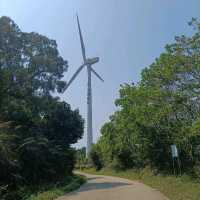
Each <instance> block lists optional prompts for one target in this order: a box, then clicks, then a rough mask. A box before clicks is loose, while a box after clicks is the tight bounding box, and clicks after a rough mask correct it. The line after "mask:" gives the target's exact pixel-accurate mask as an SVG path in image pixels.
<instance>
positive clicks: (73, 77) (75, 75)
mask: <svg viewBox="0 0 200 200" xmlns="http://www.w3.org/2000/svg"><path fill="white" fill-rule="evenodd" d="M84 66H85V65H81V66H80V67H79V68H78V69H77V71H76V72H75V73H74V75H73V76H72V78H71V79H70V80H69V82H68V83H67V85H66V86H65V88H64V89H63V92H65V90H66V89H67V88H68V87H69V86H70V85H71V83H72V82H73V81H74V79H75V78H76V77H77V76H78V74H79V73H80V71H81V70H82V69H83V67H84Z"/></svg>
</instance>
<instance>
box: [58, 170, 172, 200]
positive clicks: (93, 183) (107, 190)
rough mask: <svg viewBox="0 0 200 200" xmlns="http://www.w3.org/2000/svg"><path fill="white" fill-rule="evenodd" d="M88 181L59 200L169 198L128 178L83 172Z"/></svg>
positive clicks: (144, 199) (154, 199) (156, 199)
mask: <svg viewBox="0 0 200 200" xmlns="http://www.w3.org/2000/svg"><path fill="white" fill-rule="evenodd" d="M82 175H84V176H86V177H87V179H88V181H87V183H85V184H84V185H83V186H82V187H81V188H80V189H79V190H77V191H75V192H72V193H69V194H67V195H66V196H62V197H59V198H58V199H57V200H169V199H168V198H166V197H165V196H164V195H163V194H161V193H160V192H159V191H157V190H155V189H152V188H150V187H149V186H146V185H144V184H142V183H140V182H137V181H130V180H127V179H122V178H117V177H110V176H99V175H98V176H97V175H90V174H82Z"/></svg>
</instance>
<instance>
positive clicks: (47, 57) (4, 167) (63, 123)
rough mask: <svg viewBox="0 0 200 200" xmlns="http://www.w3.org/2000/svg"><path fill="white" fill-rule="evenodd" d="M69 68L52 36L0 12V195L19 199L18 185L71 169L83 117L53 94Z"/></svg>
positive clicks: (35, 182) (67, 173)
mask: <svg viewBox="0 0 200 200" xmlns="http://www.w3.org/2000/svg"><path fill="white" fill-rule="evenodd" d="M67 68H68V64H67V61H65V60H63V58H62V57H61V56H60V55H59V52H58V50H57V44H56V42H55V41H54V40H50V39H49V38H47V37H45V36H42V35H40V34H38V33H34V32H32V33H25V32H22V31H21V30H20V29H19V27H18V26H17V25H16V24H15V23H14V22H13V21H12V20H11V19H10V18H8V17H1V18H0V119H1V120H0V168H1V172H0V188H1V186H3V188H4V192H3V193H2V192H1V191H0V195H4V196H3V197H1V196H0V198H4V199H22V196H21V194H20V192H19V193H17V191H20V190H19V187H21V186H33V185H34V186H37V185H40V184H46V183H48V184H50V183H55V182H59V181H62V180H63V179H64V178H66V177H68V176H71V175H72V170H73V167H74V164H75V151H74V150H73V148H71V144H74V143H76V142H77V140H78V139H80V138H81V137H82V134H83V126H84V121H83V119H82V117H81V116H80V114H79V111H78V110H72V109H71V107H70V105H69V104H67V103H65V102H62V101H60V99H59V98H58V97H54V96H55V95H54V96H53V95H52V93H53V92H61V91H62V89H63V87H64V86H65V84H66V83H65V82H64V81H62V78H63V73H64V72H66V71H67ZM6 124H7V126H5V125H6Z"/></svg>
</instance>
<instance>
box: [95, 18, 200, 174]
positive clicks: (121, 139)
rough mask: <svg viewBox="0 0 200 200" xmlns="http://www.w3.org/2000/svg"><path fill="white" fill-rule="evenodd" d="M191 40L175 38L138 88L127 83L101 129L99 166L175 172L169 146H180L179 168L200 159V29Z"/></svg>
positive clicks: (199, 27) (193, 23)
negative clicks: (112, 112)
mask: <svg viewBox="0 0 200 200" xmlns="http://www.w3.org/2000/svg"><path fill="white" fill-rule="evenodd" d="M189 25H190V26H192V27H193V28H194V34H193V35H192V36H191V37H186V36H184V35H182V36H179V37H175V42H174V43H173V44H170V45H166V50H165V52H164V53H162V54H161V55H160V57H159V58H157V59H156V60H155V62H154V63H153V64H151V65H150V66H148V67H146V68H145V69H144V70H143V71H142V73H141V80H140V82H139V83H137V84H133V83H132V84H123V85H121V88H120V90H119V94H120V97H119V98H118V99H117V100H116V106H118V107H119V110H118V111H117V112H115V113H114V114H113V115H112V116H111V117H110V121H109V122H107V123H106V124H105V125H104V126H103V127H102V129H101V133H102V136H101V138H100V139H99V141H98V143H97V144H96V145H95V147H94V150H93V151H94V152H96V154H98V159H99V160H101V162H102V163H101V165H102V166H104V167H108V166H111V167H116V168H133V167H136V168H141V167H145V166H151V167H153V168H156V169H159V170H163V171H167V172H171V169H172V158H171V149H170V145H172V144H176V145H177V147H178V151H179V153H180V160H181V167H182V169H183V170H184V171H186V172H188V171H192V170H193V169H194V168H195V167H196V166H198V164H199V155H200V151H199V149H200V129H199V128H200V126H199V122H200V24H199V22H198V21H197V20H196V19H192V21H191V22H190V23H189Z"/></svg>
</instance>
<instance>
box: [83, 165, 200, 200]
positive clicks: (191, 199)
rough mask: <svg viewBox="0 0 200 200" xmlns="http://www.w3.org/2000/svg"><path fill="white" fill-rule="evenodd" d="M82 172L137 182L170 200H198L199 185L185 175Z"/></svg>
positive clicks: (110, 171) (108, 171)
mask: <svg viewBox="0 0 200 200" xmlns="http://www.w3.org/2000/svg"><path fill="white" fill-rule="evenodd" d="M84 172H86V173H90V174H97V175H108V176H117V177H121V178H126V179H130V180H139V181H140V182H143V183H144V184H146V185H149V186H151V187H153V188H155V189H157V190H159V191H161V192H162V193H163V194H165V195H166V196H167V197H168V198H169V199H170V200H199V199H200V183H198V182H195V180H193V179H191V178H190V177H189V176H186V175H183V176H181V177H174V176H165V175H153V173H152V172H151V171H150V170H149V169H145V170H142V171H136V170H127V171H118V172H116V171H112V170H101V171H99V172H96V171H95V170H94V169H86V170H84Z"/></svg>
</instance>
